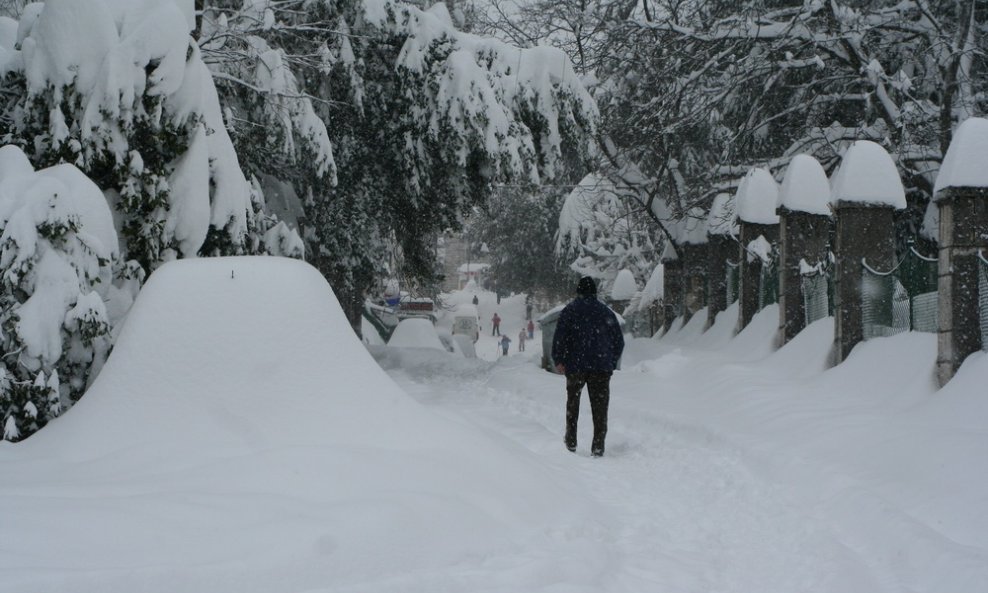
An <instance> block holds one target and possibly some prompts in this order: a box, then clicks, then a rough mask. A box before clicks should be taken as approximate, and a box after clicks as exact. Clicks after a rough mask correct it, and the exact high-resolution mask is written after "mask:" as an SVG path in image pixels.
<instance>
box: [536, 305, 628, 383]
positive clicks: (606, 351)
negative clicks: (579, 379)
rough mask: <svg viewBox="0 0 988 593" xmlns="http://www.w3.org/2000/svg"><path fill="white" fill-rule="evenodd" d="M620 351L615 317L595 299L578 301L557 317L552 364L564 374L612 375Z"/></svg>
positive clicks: (621, 349) (618, 329) (619, 335)
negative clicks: (558, 365) (562, 370)
mask: <svg viewBox="0 0 988 593" xmlns="http://www.w3.org/2000/svg"><path fill="white" fill-rule="evenodd" d="M623 350H624V336H622V335H621V325H620V324H619V323H618V320H617V316H616V315H615V314H614V312H613V311H611V310H610V308H608V306H607V305H605V304H604V303H602V302H600V301H598V300H597V297H596V296H581V297H577V298H576V299H575V300H574V301H573V302H571V303H570V304H568V305H566V308H564V309H563V311H562V313H560V314H559V321H557V322H556V333H555V335H553V337H552V360H553V362H554V363H555V364H561V365H563V366H565V367H566V373H567V374H568V373H588V372H589V373H592V372H609V371H613V370H614V369H615V368H617V364H618V361H619V360H620V359H621V352H622V351H623Z"/></svg>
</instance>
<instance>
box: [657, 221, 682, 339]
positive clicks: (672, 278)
mask: <svg viewBox="0 0 988 593" xmlns="http://www.w3.org/2000/svg"><path fill="white" fill-rule="evenodd" d="M659 261H661V262H662V269H663V275H662V294H663V299H662V331H663V332H668V331H669V330H670V329H672V323H673V322H674V321H675V320H676V318H677V317H679V316H680V315H681V314H682V309H683V262H682V261H680V259H679V254H678V253H676V248H675V247H674V246H673V244H672V241H669V240H666V246H665V248H664V249H663V250H662V256H661V257H660V258H659Z"/></svg>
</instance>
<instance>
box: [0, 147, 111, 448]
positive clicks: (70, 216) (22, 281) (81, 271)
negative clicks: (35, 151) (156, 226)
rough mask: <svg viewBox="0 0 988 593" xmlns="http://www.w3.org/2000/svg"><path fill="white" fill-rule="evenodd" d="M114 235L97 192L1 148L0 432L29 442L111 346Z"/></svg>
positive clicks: (75, 177) (68, 170)
mask: <svg viewBox="0 0 988 593" xmlns="http://www.w3.org/2000/svg"><path fill="white" fill-rule="evenodd" d="M116 251H117V234H116V232H115V230H114V227H113V218H112V215H111V213H110V209H109V207H108V206H107V203H106V200H105V198H104V197H103V194H102V192H100V190H99V188H98V187H96V185H95V184H93V182H92V181H90V180H89V179H88V178H87V177H86V176H85V175H84V174H83V173H82V172H80V171H79V170H78V169H77V168H75V167H74V166H73V165H68V164H63V165H56V166H54V167H50V168H48V169H43V170H41V171H37V172H35V171H34V170H33V168H32V166H31V164H30V162H29V161H28V159H27V157H26V156H25V155H24V153H23V152H22V151H21V150H20V149H19V148H17V147H14V146H4V147H2V148H0V352H2V353H3V354H2V357H0V424H2V426H3V433H4V437H3V438H4V439H6V440H14V441H15V440H20V439H24V438H27V437H28V436H30V435H31V434H33V433H34V432H35V431H37V430H38V429H40V428H42V427H43V426H44V425H45V424H47V423H48V422H49V421H50V420H51V419H52V418H54V417H55V416H58V415H59V414H60V413H61V412H62V411H63V410H64V409H66V408H68V407H69V406H71V405H72V403H74V402H75V401H76V400H77V399H78V398H79V397H80V396H81V395H82V393H83V391H84V390H85V388H86V387H87V385H88V382H89V380H90V378H91V376H93V371H94V370H98V368H99V367H100V366H101V365H102V363H103V361H104V360H105V358H106V356H107V354H108V353H109V348H110V322H109V317H108V315H107V311H106V307H105V306H104V300H105V299H106V298H107V297H108V292H109V290H110V280H111V274H112V270H111V262H112V261H113V260H114V258H115V257H116V255H117V254H116Z"/></svg>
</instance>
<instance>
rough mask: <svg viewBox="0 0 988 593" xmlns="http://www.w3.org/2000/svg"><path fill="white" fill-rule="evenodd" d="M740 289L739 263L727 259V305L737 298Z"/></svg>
mask: <svg viewBox="0 0 988 593" xmlns="http://www.w3.org/2000/svg"><path fill="white" fill-rule="evenodd" d="M740 291H741V265H740V264H737V263H734V262H732V261H731V260H727V305H728V306H730V305H732V304H734V302H735V301H737V300H738V297H739V296H740Z"/></svg>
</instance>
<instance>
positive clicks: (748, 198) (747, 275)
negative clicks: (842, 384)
mask: <svg viewBox="0 0 988 593" xmlns="http://www.w3.org/2000/svg"><path fill="white" fill-rule="evenodd" d="M735 199H736V201H737V207H738V220H739V221H740V222H741V229H740V240H741V248H740V255H739V257H740V260H741V262H740V265H741V290H740V292H741V302H740V309H739V312H738V331H739V332H740V331H741V330H743V329H744V328H745V327H747V326H748V324H749V323H751V320H752V319H753V318H754V317H755V313H757V312H758V309H759V298H758V296H759V295H758V292H759V290H760V288H761V277H762V266H763V265H764V263H765V257H767V255H768V253H770V252H771V246H772V245H773V244H774V243H776V242H777V241H778V240H779V215H778V214H776V212H775V209H776V206H777V205H778V200H779V184H778V183H776V182H775V179H774V178H773V177H772V174H771V173H769V172H768V171H766V170H765V169H752V170H751V171H749V172H748V174H747V175H745V177H744V179H742V180H741V185H739V186H738V191H737V194H736V198H735ZM766 245H767V246H768V249H765V246H766Z"/></svg>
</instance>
